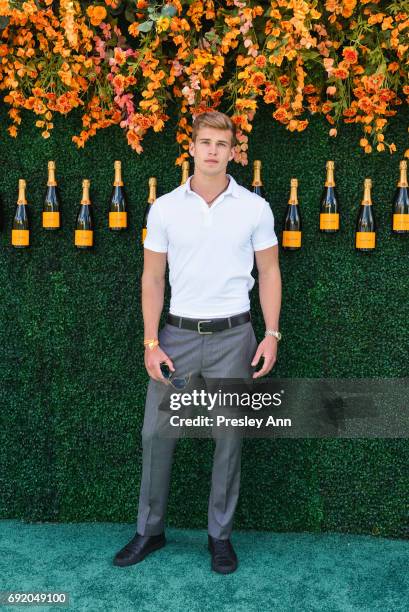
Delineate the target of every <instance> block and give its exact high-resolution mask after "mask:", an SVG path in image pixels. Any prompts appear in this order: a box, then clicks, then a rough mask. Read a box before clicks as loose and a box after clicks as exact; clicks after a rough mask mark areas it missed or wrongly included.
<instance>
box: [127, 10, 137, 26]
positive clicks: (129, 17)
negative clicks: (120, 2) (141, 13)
mask: <svg viewBox="0 0 409 612" xmlns="http://www.w3.org/2000/svg"><path fill="white" fill-rule="evenodd" d="M125 19H126V20H127V21H129V22H130V23H134V22H135V21H136V15H135V11H133V10H132V9H130V8H129V7H128V8H127V9H126V10H125Z"/></svg>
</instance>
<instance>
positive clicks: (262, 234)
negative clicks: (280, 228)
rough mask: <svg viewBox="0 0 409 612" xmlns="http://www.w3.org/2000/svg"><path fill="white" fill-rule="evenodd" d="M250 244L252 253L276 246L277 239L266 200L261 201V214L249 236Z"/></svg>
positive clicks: (272, 218)
mask: <svg viewBox="0 0 409 612" xmlns="http://www.w3.org/2000/svg"><path fill="white" fill-rule="evenodd" d="M251 242H252V244H253V249H254V251H261V250H263V249H268V247H272V246H274V245H275V244H278V239H277V236H276V233H275V231H274V215H273V213H272V211H271V208H270V205H269V204H268V202H267V201H266V200H263V206H262V209H261V214H260V217H259V220H258V223H257V225H256V227H255V228H254V230H253V233H252V235H251Z"/></svg>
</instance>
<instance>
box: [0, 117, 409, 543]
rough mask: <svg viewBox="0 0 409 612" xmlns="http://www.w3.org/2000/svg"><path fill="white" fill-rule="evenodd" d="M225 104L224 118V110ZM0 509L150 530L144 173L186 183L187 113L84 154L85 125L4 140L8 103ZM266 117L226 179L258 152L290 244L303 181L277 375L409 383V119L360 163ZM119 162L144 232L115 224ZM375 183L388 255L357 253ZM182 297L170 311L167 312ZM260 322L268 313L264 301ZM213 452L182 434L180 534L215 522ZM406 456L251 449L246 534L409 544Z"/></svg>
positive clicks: (309, 447)
mask: <svg viewBox="0 0 409 612" xmlns="http://www.w3.org/2000/svg"><path fill="white" fill-rule="evenodd" d="M222 110H223V109H222ZM0 113H1V114H0V116H1V120H2V125H3V129H2V137H1V140H0V163H1V170H0V172H1V186H0V197H1V199H2V202H3V210H4V215H5V227H4V228H3V230H2V232H1V234H0V259H1V262H0V287H1V300H0V351H1V352H0V354H1V368H0V402H1V415H2V427H1V439H0V442H1V446H0V448H1V451H0V453H1V455H0V460H1V472H0V478H1V482H0V486H1V498H0V516H1V517H3V518H22V519H24V520H27V521H65V522H69V521H129V522H133V521H135V520H136V513H137V503H138V495H139V482H140V471H141V437H140V434H141V428H142V422H143V413H144V401H145V392H146V385H147V380H148V377H147V374H146V371H145V369H144V365H143V347H142V338H143V325H142V317H141V310H140V282H139V281H140V274H141V270H142V255H143V253H142V247H141V244H140V240H139V236H140V225H141V220H142V215H143V211H144V207H145V201H146V198H147V193H148V187H147V181H148V177H149V176H151V175H155V176H157V177H158V195H160V194H162V193H165V192H167V191H169V190H171V189H173V188H174V187H176V186H177V185H178V184H179V182H180V170H179V168H178V167H175V166H174V159H175V158H176V156H177V155H178V148H177V145H176V144H175V139H174V128H175V119H174V117H173V119H172V123H171V124H170V125H168V126H167V129H166V131H165V132H163V133H158V134H150V135H148V136H147V138H146V140H145V143H144V147H145V152H144V154H142V155H141V156H138V155H137V154H135V153H134V152H133V151H132V150H131V149H130V147H129V146H128V145H127V144H126V140H125V138H124V137H123V135H122V131H121V129H120V128H119V127H112V128H110V129H108V130H104V131H100V132H99V133H98V134H97V136H96V137H95V138H94V139H92V140H91V141H89V143H88V144H87V145H86V147H85V149H84V150H78V149H77V148H76V146H75V145H74V144H72V143H71V136H72V135H73V134H74V133H79V131H80V121H79V117H78V116H75V115H70V116H68V117H66V118H63V117H59V118H56V120H55V126H56V127H55V129H54V131H53V132H52V135H51V137H50V138H49V139H48V140H43V139H42V138H41V136H40V131H39V130H38V129H37V128H36V127H35V125H34V123H35V119H34V118H33V116H31V115H28V114H24V115H23V122H22V125H21V134H20V135H19V137H18V138H17V139H16V140H14V139H12V138H10V137H9V136H8V134H7V133H6V131H5V124H6V122H7V108H6V107H5V106H4V105H1V107H0ZM270 114H271V109H270V108H269V107H262V108H261V109H260V111H259V113H258V115H257V117H256V120H255V122H254V128H253V132H252V134H251V136H250V148H249V161H250V163H249V165H248V166H247V167H244V168H243V167H241V166H237V165H236V164H234V163H230V166H229V168H228V171H229V172H231V173H232V174H233V175H234V176H235V178H236V179H237V180H238V182H240V183H241V184H243V185H247V186H248V185H250V182H251V171H252V162H253V160H254V159H261V160H262V162H263V177H264V182H265V185H266V192H267V197H268V199H269V201H270V203H271V206H272V210H273V212H274V214H275V217H276V226H277V230H278V232H279V233H281V225H282V220H283V214H284V210H285V207H286V203H287V200H288V195H289V183H290V178H291V177H293V176H295V177H297V178H298V179H299V200H300V206H301V211H302V216H303V223H304V237H303V248H302V250H301V251H299V252H295V253H285V252H281V253H280V264H281V270H282V277H283V307H282V314H281V329H282V332H283V341H282V343H281V344H280V349H279V356H278V361H277V364H276V366H275V368H274V370H273V375H274V376H280V377H301V378H304V377H312V378H315V377H317V378H318V377H333V378H335V377H346V378H353V377H369V378H370V377H381V378H391V377H392V378H393V377H405V376H407V372H408V365H407V364H408V346H409V326H408V325H407V320H408V317H409V300H408V296H409V274H408V268H409V239H408V238H405V237H403V238H402V237H397V236H392V235H391V233H390V210H391V198H392V196H393V193H394V190H395V185H396V181H397V178H398V167H399V160H400V159H401V157H402V154H403V151H404V150H405V149H406V148H407V146H408V142H407V140H408V134H407V125H408V124H409V112H408V109H406V108H405V109H404V110H403V111H401V112H400V114H399V115H398V116H396V117H394V118H392V120H391V126H390V130H389V132H388V135H387V140H388V141H389V142H390V141H393V142H395V143H396V145H397V148H398V152H397V153H396V154H394V155H392V156H391V155H389V154H388V153H379V154H378V153H375V154H372V155H371V156H368V155H365V154H364V153H361V150H360V148H359V145H358V139H359V136H360V131H359V128H357V127H355V126H350V125H349V126H343V127H341V129H340V131H339V135H338V137H337V138H336V139H333V138H330V137H329V136H328V129H329V125H328V124H327V123H326V122H325V121H324V120H323V119H322V118H321V117H318V116H312V117H311V124H310V126H309V128H308V129H307V130H306V131H305V132H304V133H301V134H290V133H289V132H288V131H286V130H285V128H284V127H283V126H281V125H277V124H276V123H273V120H272V119H271V117H270ZM50 159H54V160H55V161H56V163H57V179H58V181H59V185H60V191H61V195H62V202H63V212H62V221H63V229H62V231H60V232H58V233H55V234H53V233H50V232H46V231H43V230H42V229H41V226H40V224H41V207H42V198H43V195H44V191H45V183H46V176H47V161H48V160H50ZM115 159H121V160H122V162H123V176H124V181H125V185H126V189H127V194H128V200H129V210H130V213H129V221H130V229H129V230H128V231H127V232H126V233H123V234H120V235H117V234H113V233H111V232H109V230H108V229H107V205H108V199H109V195H110V192H111V184H112V179H113V162H114V160H115ZM328 159H334V160H335V164H336V166H335V177H336V181H337V186H338V193H339V197H340V201H341V206H342V210H341V227H342V229H341V231H340V233H339V234H337V235H327V236H326V235H320V233H319V231H318V204H319V198H320V195H321V192H322V188H323V182H324V179H325V162H326V161H327V160H328ZM367 176H368V177H371V178H372V180H373V201H374V212H375V215H376V219H377V222H378V226H379V233H378V248H377V250H376V252H374V253H372V254H370V255H366V254H361V253H357V252H355V251H354V248H353V245H354V226H355V219H356V215H357V211H358V206H359V204H360V201H361V198H362V187H363V179H364V178H365V177H367ZM20 177H22V178H25V179H26V181H27V199H28V202H29V205H30V210H31V219H32V236H31V245H32V246H31V247H30V248H29V249H26V250H18V249H14V248H13V247H11V246H10V234H11V222H12V217H13V214H14V207H15V202H16V196H17V181H18V179H19V178H20ZM83 178H89V179H90V180H91V198H92V201H93V205H94V211H95V220H96V231H95V249H94V251H93V252H83V251H77V250H76V249H75V247H74V246H73V231H74V223H75V216H76V212H77V209H78V204H79V200H80V197H81V181H82V179H83ZM168 298H169V295H168V292H167V301H166V303H168ZM252 309H253V314H254V317H255V328H256V333H257V335H258V337H259V339H261V338H262V333H263V320H262V315H261V310H260V306H259V303H258V296H257V285H256V286H255V288H254V290H253V292H252ZM212 451H213V441H212V440H210V439H182V440H180V441H179V443H178V445H177V448H176V453H175V463H174V469H173V478H172V484H171V492H170V498H169V507H168V515H167V517H168V524H169V525H172V526H175V527H191V528H206V526H207V502H208V494H209V490H210V476H211V466H212ZM408 466H409V446H408V441H407V440H406V439H389V440H388V439H385V440H382V439H381V440H374V439H372V440H365V439H358V440H347V439H327V440H316V439H310V440H286V439H276V440H267V439H253V440H245V441H244V445H243V456H242V480H241V494H240V500H239V505H238V508H237V512H236V521H235V527H236V528H242V529H262V530H273V531H290V530H293V531H327V530H331V531H350V532H356V533H368V534H381V535H389V536H397V537H407V536H408V535H409V528H408V525H409V520H408V518H409V508H408V495H407V492H408V473H409V470H408Z"/></svg>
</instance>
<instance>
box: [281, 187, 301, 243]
mask: <svg viewBox="0 0 409 612" xmlns="http://www.w3.org/2000/svg"><path fill="white" fill-rule="evenodd" d="M290 186H291V192H290V198H289V200H288V206H287V211H286V215H285V218H284V229H283V241H282V246H283V248H284V249H287V250H288V251H295V250H297V249H299V248H301V236H302V232H301V215H300V207H299V204H298V196H297V188H298V179H296V178H292V179H291V182H290Z"/></svg>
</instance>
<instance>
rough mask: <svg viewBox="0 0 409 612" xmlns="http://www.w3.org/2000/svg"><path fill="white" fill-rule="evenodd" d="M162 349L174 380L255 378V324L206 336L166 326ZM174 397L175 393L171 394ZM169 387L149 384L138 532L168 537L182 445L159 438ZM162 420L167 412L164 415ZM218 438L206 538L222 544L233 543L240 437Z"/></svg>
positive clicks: (162, 330) (143, 429) (144, 429)
mask: <svg viewBox="0 0 409 612" xmlns="http://www.w3.org/2000/svg"><path fill="white" fill-rule="evenodd" d="M159 342H160V346H161V348H162V349H163V350H164V351H165V353H166V354H167V355H168V356H169V357H170V359H171V360H172V361H173V365H174V367H175V373H174V376H177V377H182V376H187V375H189V374H190V375H191V376H202V377H203V378H204V379H205V380H206V378H209V379H216V378H251V377H252V374H253V372H254V370H255V368H254V367H252V366H251V361H252V359H253V357H254V355H255V352H256V350H257V346H258V344H257V340H256V337H255V334H254V330H253V326H252V323H251V321H249V322H247V323H244V324H243V325H238V326H237V327H233V328H231V329H226V330H223V331H219V332H214V333H212V334H208V335H202V334H199V333H198V332H196V331H191V330H187V329H179V328H178V327H175V326H173V325H169V324H168V323H166V324H165V326H164V327H163V328H162V329H161V330H160V332H159ZM173 391H176V390H175V389H173ZM166 393H169V386H168V385H165V384H164V383H162V382H158V381H155V380H153V379H152V378H151V379H150V381H149V385H148V391H147V396H146V403H145V417H144V422H143V428H142V448H143V455H142V479H141V487H140V494H139V508H138V519H137V532H138V533H139V534H140V535H157V534H159V533H162V531H164V526H165V513H166V507H167V502H168V495H169V484H170V475H171V469H172V462H173V453H174V450H175V446H176V443H177V441H178V439H177V438H176V437H174V438H170V437H160V435H159V434H160V425H159V421H160V418H161V414H159V413H160V412H162V411H159V410H158V407H159V404H160V403H161V401H162V400H163V398H164V397H165V396H166ZM162 416H163V412H162ZM213 437H214V441H215V450H214V456H213V469H212V482H211V491H210V497H209V507H208V533H209V534H210V535H211V536H212V537H214V538H219V539H228V538H229V537H230V534H231V531H232V525H233V518H234V512H235V509H236V505H237V501H238V498H239V488H240V467H241V447H242V438H241V436H235V435H231V436H228V437H223V438H221V437H215V436H213Z"/></svg>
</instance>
